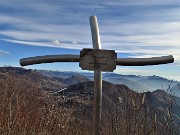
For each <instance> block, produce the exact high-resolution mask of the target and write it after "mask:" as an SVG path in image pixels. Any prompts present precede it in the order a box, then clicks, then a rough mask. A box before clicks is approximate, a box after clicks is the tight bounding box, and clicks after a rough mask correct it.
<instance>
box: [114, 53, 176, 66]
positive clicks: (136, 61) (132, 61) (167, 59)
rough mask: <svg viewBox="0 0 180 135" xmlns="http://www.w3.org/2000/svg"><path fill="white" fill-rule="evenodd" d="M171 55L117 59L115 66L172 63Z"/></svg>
mask: <svg viewBox="0 0 180 135" xmlns="http://www.w3.org/2000/svg"><path fill="white" fill-rule="evenodd" d="M173 62H174V58H173V56H172V55H169V56H162V57H152V58H117V65H121V66H146V65H159V64H167V63H173Z"/></svg>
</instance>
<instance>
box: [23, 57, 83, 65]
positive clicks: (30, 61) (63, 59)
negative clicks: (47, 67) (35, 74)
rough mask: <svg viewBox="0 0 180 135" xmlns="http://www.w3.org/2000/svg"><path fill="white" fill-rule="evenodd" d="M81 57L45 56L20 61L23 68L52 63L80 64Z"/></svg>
mask: <svg viewBox="0 0 180 135" xmlns="http://www.w3.org/2000/svg"><path fill="white" fill-rule="evenodd" d="M79 58H80V56H79V55H45V56H36V57H29V58H23V59H20V65H21V66H27V65H33V64H41V63H52V62H79Z"/></svg>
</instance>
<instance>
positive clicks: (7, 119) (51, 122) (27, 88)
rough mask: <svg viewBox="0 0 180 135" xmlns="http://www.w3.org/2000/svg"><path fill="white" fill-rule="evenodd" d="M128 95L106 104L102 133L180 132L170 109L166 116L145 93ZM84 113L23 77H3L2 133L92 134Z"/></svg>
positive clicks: (0, 90) (173, 134)
mask: <svg viewBox="0 0 180 135" xmlns="http://www.w3.org/2000/svg"><path fill="white" fill-rule="evenodd" d="M125 95H126V96H125V97H123V100H122V101H119V103H118V106H116V105H115V106H112V102H109V103H106V104H105V107H106V106H107V108H109V109H108V110H103V113H102V120H101V127H100V128H101V134H102V135H178V134H179V132H178V127H177V126H175V125H174V121H173V117H172V111H171V110H170V109H167V111H168V116H167V117H164V116H163V115H162V114H161V112H160V111H158V110H153V111H152V110H150V107H149V104H148V101H147V100H146V95H145V94H144V95H143V96H142V94H136V95H134V94H131V93H128V92H127V93H126V94H125ZM77 98H79V97H78V96H77ZM62 100H65V99H62ZM62 102H64V101H62ZM89 102H91V100H89ZM108 106H109V107H108ZM88 111H90V110H88ZM77 112H78V113H77ZM84 113H91V112H86V111H84V110H83V108H77V107H75V106H74V107H71V108H66V107H62V106H58V105H57V103H56V102H55V101H54V100H53V98H52V97H51V96H49V95H48V94H47V93H46V92H45V91H43V90H41V89H40V88H39V87H38V86H36V85H35V84H32V83H28V82H26V81H25V80H22V79H20V78H16V79H14V78H10V77H7V78H6V79H1V80H0V134H1V135H90V134H91V127H92V125H91V124H90V121H88V120H87V119H86V120H82V119H84Z"/></svg>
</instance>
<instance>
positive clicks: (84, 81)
mask: <svg viewBox="0 0 180 135" xmlns="http://www.w3.org/2000/svg"><path fill="white" fill-rule="evenodd" d="M52 72H53V71H43V73H42V71H39V70H31V69H24V68H18V67H0V79H6V78H8V77H11V78H15V80H16V79H18V78H20V79H22V80H25V81H27V82H29V83H31V84H32V85H33V84H36V85H38V86H39V87H41V88H42V89H44V90H45V91H47V92H49V93H50V95H51V96H52V97H54V99H55V100H56V102H57V103H58V104H59V105H60V106H65V107H72V105H73V106H76V107H81V109H82V106H83V107H84V108H85V110H84V111H85V112H86V113H85V115H88V116H87V117H86V116H84V117H85V118H89V117H91V116H89V115H91V114H89V113H88V112H89V111H90V110H91V111H92V105H93V89H94V83H93V81H92V80H90V79H88V77H87V78H86V76H85V74H84V76H83V75H82V74H79V73H75V72H67V73H66V72H64V73H61V72H59V73H58V74H56V76H54V75H53V74H55V73H54V72H53V73H52ZM46 74H48V75H46ZM71 75H72V76H71ZM86 75H87V76H91V75H92V74H90V73H87V74H86ZM103 78H104V80H108V81H109V82H107V81H103V87H102V90H103V99H102V101H103V104H102V108H103V111H104V112H106V113H108V112H107V110H111V109H112V108H118V106H121V105H122V104H121V103H122V102H123V104H124V103H126V102H127V104H128V105H129V104H131V106H132V104H134V106H136V105H138V104H141V103H144V102H147V103H148V106H149V108H150V109H151V111H153V110H159V111H162V113H164V114H166V115H167V107H168V105H169V104H171V102H174V101H176V104H174V105H173V108H172V110H173V113H174V114H176V115H177V116H178V117H180V98H179V97H177V96H174V97H173V101H172V98H171V97H172V95H170V94H168V93H166V92H165V91H164V90H161V89H157V90H154V91H153V92H150V91H147V92H140V93H138V92H136V91H134V90H132V89H131V88H130V87H129V86H126V85H124V84H113V83H117V82H118V80H120V81H121V80H123V82H124V83H131V82H134V83H131V85H132V86H133V85H135V86H136V87H138V86H140V85H141V84H142V82H145V83H146V84H147V85H146V86H148V85H149V84H148V82H150V83H151V85H153V83H155V84H156V85H158V82H169V80H167V79H165V78H162V77H157V76H148V77H144V76H134V75H129V76H125V75H118V74H109V73H105V74H103ZM120 78H124V79H120ZM113 79H114V82H113V83H111V82H110V81H112V80H113ZM116 80H117V81H116ZM129 80H130V81H129ZM115 81H116V82H115ZM136 81H137V82H139V83H138V84H136ZM156 81H158V82H156ZM173 83H175V81H174V82H173ZM149 86H150V85H149ZM176 87H178V88H179V83H178V85H174V87H173V88H176ZM154 88H155V86H154ZM62 98H66V100H64V101H63V103H62ZM127 99H128V100H130V101H126V100H127ZM142 99H143V101H142ZM138 102H139V103H138ZM77 113H78V112H77Z"/></svg>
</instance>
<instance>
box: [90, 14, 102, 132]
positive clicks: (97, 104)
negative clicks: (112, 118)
mask: <svg viewBox="0 0 180 135" xmlns="http://www.w3.org/2000/svg"><path fill="white" fill-rule="evenodd" d="M89 21H90V26H91V34H92V42H93V49H101V41H100V36H99V28H98V23H97V18H96V16H91V17H90V18H89ZM101 101H102V73H101V71H98V70H95V71H94V103H93V123H92V124H93V125H92V126H93V129H92V134H93V135H99V127H100V120H101Z"/></svg>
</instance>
